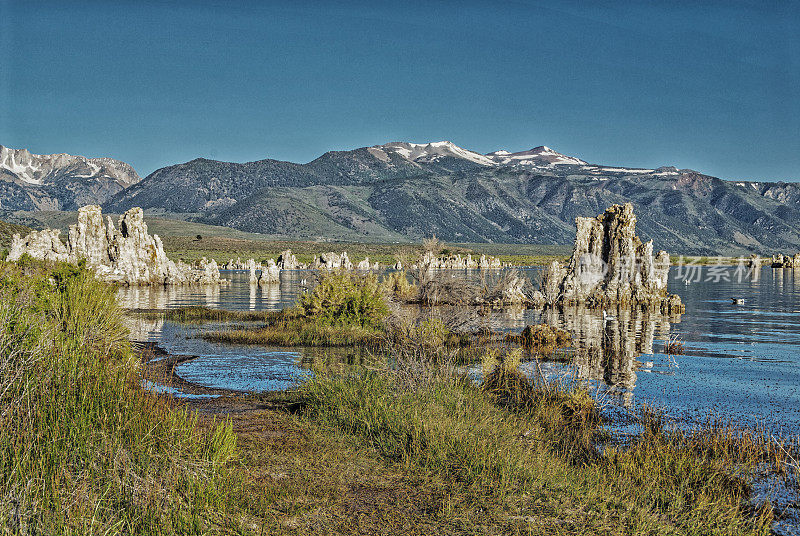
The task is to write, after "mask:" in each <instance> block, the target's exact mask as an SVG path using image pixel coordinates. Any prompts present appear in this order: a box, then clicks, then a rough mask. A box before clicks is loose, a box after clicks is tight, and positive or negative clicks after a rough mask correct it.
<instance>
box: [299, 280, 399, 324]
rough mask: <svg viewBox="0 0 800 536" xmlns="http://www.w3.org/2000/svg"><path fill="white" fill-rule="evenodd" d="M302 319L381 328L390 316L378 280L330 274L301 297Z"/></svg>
mask: <svg viewBox="0 0 800 536" xmlns="http://www.w3.org/2000/svg"><path fill="white" fill-rule="evenodd" d="M299 306H300V309H301V311H302V312H303V315H304V316H306V317H308V318H313V319H315V320H317V321H320V322H322V323H324V324H330V325H335V326H341V325H359V326H363V327H380V326H382V325H383V323H384V321H385V320H386V317H387V315H388V314H389V310H388V307H387V305H386V300H385V298H384V297H383V292H382V291H381V286H380V284H379V283H378V279H377V277H375V276H373V275H367V276H359V275H354V274H331V275H327V276H325V277H323V278H322V280H321V281H320V282H319V284H318V285H317V286H316V287H315V288H314V290H313V291H311V292H307V293H305V294H303V295H302V296H301V297H300V300H299Z"/></svg>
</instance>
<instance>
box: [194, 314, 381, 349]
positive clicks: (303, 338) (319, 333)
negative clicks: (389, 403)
mask: <svg viewBox="0 0 800 536" xmlns="http://www.w3.org/2000/svg"><path fill="white" fill-rule="evenodd" d="M202 337H203V338H204V339H205V340H207V341H212V342H225V343H229V344H257V345H261V346H285V347H291V346H310V347H314V346H322V347H326V346H361V347H375V348H377V347H379V346H380V345H381V344H382V341H383V334H382V332H381V331H379V330H376V329H372V328H365V327H361V326H332V325H330V324H326V323H321V322H317V321H315V320H309V319H306V318H302V317H300V318H291V319H281V320H278V321H276V322H275V323H273V324H271V325H267V326H262V327H257V328H249V329H231V330H224V331H210V332H207V333H203V334H202Z"/></svg>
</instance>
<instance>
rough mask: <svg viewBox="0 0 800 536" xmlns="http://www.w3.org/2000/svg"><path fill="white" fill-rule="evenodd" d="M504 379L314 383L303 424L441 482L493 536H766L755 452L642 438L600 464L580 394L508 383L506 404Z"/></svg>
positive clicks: (655, 435) (709, 438)
mask: <svg viewBox="0 0 800 536" xmlns="http://www.w3.org/2000/svg"><path fill="white" fill-rule="evenodd" d="M511 375H512V376H514V375H513V373H512V374H511ZM509 381H510V378H508V377H506V378H504V379H502V380H497V378H496V377H495V381H494V382H491V381H490V382H489V383H488V384H485V385H484V386H483V387H480V386H476V385H474V384H472V383H471V382H469V381H466V380H445V379H440V380H437V381H434V382H432V383H431V384H429V385H426V386H424V387H422V388H419V389H408V388H405V387H403V385H402V384H399V383H398V381H397V379H396V378H394V377H393V376H392V375H391V374H386V373H379V372H374V371H372V372H364V373H362V374H349V375H339V376H322V375H318V376H317V377H316V378H315V379H314V380H312V381H311V382H310V383H309V384H308V385H306V387H305V388H304V396H305V397H306V400H307V404H308V405H307V408H306V412H307V415H308V416H309V418H311V419H313V420H314V421H315V422H318V423H321V424H324V425H325V426H329V427H331V428H335V429H337V430H340V431H342V432H343V433H346V434H350V435H352V436H355V437H358V438H361V439H362V440H363V441H365V442H366V443H367V444H369V445H370V447H371V448H374V449H375V450H376V451H377V452H379V453H380V454H381V455H382V456H383V457H385V458H386V459H387V460H390V461H391V462H393V463H396V464H399V465H401V466H403V467H405V468H406V470H408V471H412V472H414V471H416V472H422V473H426V474H431V473H433V474H437V475H445V478H446V479H447V481H448V482H451V483H452V485H451V487H450V488H448V493H450V494H451V495H450V501H451V502H452V503H454V504H459V505H465V504H467V505H476V506H474V508H475V510H479V511H480V512H475V514H476V516H475V519H476V520H477V519H481V521H482V522H483V523H487V524H488V525H489V526H490V527H493V529H492V530H493V531H497V530H498V529H499V527H504V528H502V529H499V530H500V531H501V532H504V533H527V532H533V533H541V534H766V533H768V531H769V524H770V521H771V519H772V513H771V511H770V510H769V509H768V508H765V509H761V510H759V511H757V512H755V513H754V512H751V510H750V508H749V507H748V505H747V503H746V500H747V496H748V495H747V494H748V487H747V484H746V476H747V474H748V471H749V470H751V469H752V468H753V467H754V466H755V465H756V464H757V463H758V461H759V460H760V459H761V457H760V455H755V454H754V453H755V452H761V451H757V450H752V451H750V454H751V455H742V454H741V453H739V452H738V451H736V449H733V448H710V447H709V446H710V445H717V446H719V445H725V444H727V445H728V447H732V446H733V445H734V444H735V442H734V441H733V440H732V439H731V438H730V437H728V438H727V439H726V436H725V435H724V434H716V435H715V434H714V433H712V432H708V433H707V434H706V435H704V436H702V437H704V438H706V439H705V440H699V439H694V440H692V439H689V438H687V437H685V436H680V435H670V434H667V433H665V432H663V431H660V430H658V429H654V430H652V431H651V432H648V433H646V434H645V435H644V436H643V437H642V438H641V440H640V441H638V442H636V443H635V444H634V445H633V446H632V447H631V448H629V449H628V450H624V451H622V450H614V449H609V450H608V451H607V452H606V454H605V455H602V456H600V455H597V454H593V453H594V451H593V450H592V449H590V448H589V447H590V443H589V442H588V439H589V438H591V437H592V436H593V435H594V434H596V433H598V429H597V426H598V423H599V419H598V418H597V417H596V410H595V409H594V402H593V400H592V399H591V398H590V397H588V396H587V395H586V394H585V393H584V392H582V391H580V390H579V389H578V390H572V389H569V388H566V389H565V388H563V387H558V386H553V385H549V386H545V385H538V386H536V385H532V384H528V383H526V382H528V380H527V379H525V378H521V377H519V376H514V377H513V381H515V382H517V383H519V384H520V385H523V386H524V388H523V390H524V393H523V394H522V395H521V396H520V397H519V398H518V399H516V400H515V399H514V397H511V398H509V397H508V396H504V395H502V394H501V393H500V391H502V390H503V389H501V388H500V387H499V384H501V383H502V384H507V383H508V382H509ZM515 389H518V388H514V387H512V388H510V390H515ZM505 390H509V389H508V387H507V386H506V387H505ZM576 454H580V455H576ZM477 505H479V506H477ZM468 509H469V508H468ZM441 515H442V516H443V517H447V515H448V511H447V510H444V511H442V512H441ZM465 523H470V521H469V520H465ZM469 526H473V525H469ZM472 530H477V531H478V532H482V531H483V529H478V527H475V526H473V529H472Z"/></svg>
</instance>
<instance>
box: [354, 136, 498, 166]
mask: <svg viewBox="0 0 800 536" xmlns="http://www.w3.org/2000/svg"><path fill="white" fill-rule="evenodd" d="M369 149H370V153H371V154H373V155H374V156H375V157H376V158H379V159H381V160H384V158H383V157H382V155H380V153H384V154H386V153H395V154H399V155H400V156H402V157H403V158H405V159H407V160H411V161H412V162H425V163H430V162H436V161H437V160H440V159H442V158H460V159H462V160H468V161H470V162H473V163H475V164H479V165H482V166H494V165H496V164H495V162H494V161H493V160H492V159H491V158H488V157H486V156H484V155H482V154H480V153H476V152H474V151H469V150H467V149H463V148H461V147H459V146H458V145H456V144H454V143H452V142H449V141H436V142H431V143H409V142H402V141H398V142H391V143H385V144H383V145H375V146H373V147H370V148H369ZM386 159H388V154H387V156H386Z"/></svg>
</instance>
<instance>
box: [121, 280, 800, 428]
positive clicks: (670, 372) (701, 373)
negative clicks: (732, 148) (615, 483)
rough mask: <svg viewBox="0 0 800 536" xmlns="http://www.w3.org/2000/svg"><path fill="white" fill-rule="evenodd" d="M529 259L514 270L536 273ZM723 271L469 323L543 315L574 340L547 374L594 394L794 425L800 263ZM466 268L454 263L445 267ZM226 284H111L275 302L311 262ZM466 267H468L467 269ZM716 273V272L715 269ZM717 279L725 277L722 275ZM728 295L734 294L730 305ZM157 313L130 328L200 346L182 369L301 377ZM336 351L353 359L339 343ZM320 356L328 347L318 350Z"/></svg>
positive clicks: (206, 301) (146, 292)
mask: <svg viewBox="0 0 800 536" xmlns="http://www.w3.org/2000/svg"><path fill="white" fill-rule="evenodd" d="M536 271H537V270H536V269H526V270H523V272H524V273H525V275H526V276H528V277H529V278H530V279H531V280H534V281H535V280H536ZM726 273H727V278H725V277H722V278H720V277H719V274H718V273H717V274H715V273H714V272H713V270H711V269H705V271H704V272H701V276H700V281H695V282H693V283H692V284H690V285H686V284H684V282H683V280H682V279H680V278H679V276H681V275H682V274H680V273H678V270H676V269H675V268H673V269H672V271H671V273H670V281H669V286H670V291H671V292H674V293H677V294H679V295H680V296H681V298H682V299H683V302H684V303H685V305H686V313H685V314H683V315H678V316H674V317H664V316H661V315H653V314H645V313H641V312H635V313H632V312H630V311H610V312H611V313H612V314H613V315H614V316H615V318H614V319H612V320H606V321H604V320H603V318H602V315H601V313H600V312H599V311H589V310H586V309H567V310H565V311H559V312H555V311H548V312H541V311H536V310H525V309H517V310H514V309H510V310H504V311H498V312H495V313H493V314H492V315H491V316H489V317H480V318H476V319H475V320H474V321H473V322H474V323H476V324H485V325H491V327H493V328H495V329H503V330H507V331H517V332H518V331H520V330H522V328H523V327H524V326H525V325H526V324H531V323H538V322H547V323H550V324H553V325H557V326H559V327H562V328H564V329H567V330H569V331H570V332H571V333H572V334H573V340H574V360H573V363H572V364H570V365H564V364H556V363H551V364H546V365H545V370H546V371H548V373H550V374H559V373H561V374H572V375H575V376H577V377H579V378H581V379H585V380H587V381H589V382H590V383H591V385H592V386H593V387H594V388H596V390H597V392H598V396H600V397H602V398H604V399H606V400H608V401H609V402H612V403H614V404H616V405H618V406H619V407H620V408H625V407H632V406H633V405H637V404H639V403H642V402H648V403H650V404H653V405H656V406H659V407H662V408H664V409H665V410H666V411H667V413H668V414H670V415H672V416H674V417H676V418H679V419H683V420H687V421H694V420H697V419H701V420H702V419H704V418H705V417H706V416H707V415H708V414H709V412H713V413H715V414H716V415H718V416H722V417H730V418H732V419H735V420H736V421H737V422H740V423H748V424H755V423H757V422H758V423H762V424H766V425H768V426H769V427H771V428H773V429H776V430H780V431H781V432H783V433H786V434H789V435H795V434H798V433H799V432H800V391H799V390H798V385H800V270H791V269H772V268H762V269H761V270H760V271H757V272H755V273H754V274H748V275H747V276H745V277H740V276H741V274H736V273H735V272H734V269H733V268H731V269H730V270H729V271H728V272H726ZM454 275H457V276H459V277H464V276H467V275H466V274H464V273H463V272H462V273H460V274H454ZM224 277H226V278H228V279H230V280H231V284H230V285H227V286H223V287H220V288H208V289H201V288H179V287H174V288H168V289H151V288H128V289H121V290H120V298H121V301H122V304H123V305H124V306H126V307H129V308H171V307H180V306H184V305H207V306H209V307H217V308H222V309H233V310H261V309H267V310H275V309H280V308H283V307H286V306H289V305H291V304H293V303H294V301H295V300H296V298H297V296H298V295H299V293H300V292H302V291H303V288H304V286H305V285H306V284H307V281H310V280H311V278H312V274H311V273H310V272H300V271H298V272H284V273H283V277H282V280H281V283H280V284H276V285H271V286H267V287H263V288H259V287H257V286H251V285H250V284H249V281H248V274H247V273H245V272H226V273H225V274H224ZM468 277H478V275H477V273H475V272H473V273H471V274H470V275H468ZM716 279H719V280H718V281H715V280H716ZM726 279H727V280H726ZM731 298H743V299H744V303H743V304H741V305H736V304H734V303H732V301H731ZM218 327H219V326H213V325H201V326H187V325H180V324H175V323H172V322H164V321H139V320H137V321H136V322H135V326H134V333H133V334H132V337H133V338H134V339H136V340H150V341H155V342H159V343H160V344H161V346H163V347H164V348H165V349H166V350H167V351H169V352H170V353H175V354H190V355H197V356H199V357H198V358H197V359H194V360H192V361H189V362H186V363H183V364H181V365H180V366H179V367H178V369H177V372H178V374H179V375H181V376H182V377H183V378H185V379H187V380H190V381H194V382H197V383H200V384H203V385H207V386H208V387H216V388H232V389H238V390H245V391H265V390H272V389H283V388H286V387H288V386H290V385H293V384H294V383H296V382H297V381H299V380H300V379H302V378H303V377H304V376H305V375H306V374H307V372H305V370H306V369H307V366H308V364H309V363H310V362H311V361H312V360H314V359H315V358H316V357H315V354H314V353H313V352H311V351H307V350H300V351H298V350H297V349H289V350H287V349H280V348H271V349H270V348H263V347H254V346H235V345H223V344H216V343H209V342H206V341H203V340H202V339H199V338H197V337H196V335H197V333H198V331H199V330H204V329H215V328H218ZM670 337H674V338H678V339H679V340H681V341H682V342H683V343H684V345H685V354H684V355H679V356H668V355H667V354H665V353H664V342H665V341H666V340H668V339H669V338H670ZM340 357H341V359H343V360H347V359H357V358H354V357H353V356H352V355H347V352H346V351H343V353H342V355H341V356H340ZM327 358H330V357H329V356H328V357H327Z"/></svg>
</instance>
